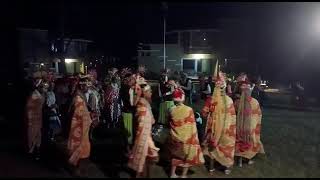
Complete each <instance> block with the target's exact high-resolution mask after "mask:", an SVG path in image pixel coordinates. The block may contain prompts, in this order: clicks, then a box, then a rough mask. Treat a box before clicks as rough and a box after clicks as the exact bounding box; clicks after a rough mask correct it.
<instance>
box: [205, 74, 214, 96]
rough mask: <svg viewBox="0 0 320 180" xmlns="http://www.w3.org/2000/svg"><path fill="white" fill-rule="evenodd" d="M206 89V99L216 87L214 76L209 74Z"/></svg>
mask: <svg viewBox="0 0 320 180" xmlns="http://www.w3.org/2000/svg"><path fill="white" fill-rule="evenodd" d="M205 84H206V85H205V87H206V88H205V90H204V91H203V94H204V95H205V100H206V99H207V98H208V97H210V96H211V95H212V93H213V89H214V82H213V78H212V76H209V77H208V79H207V82H206V83H205Z"/></svg>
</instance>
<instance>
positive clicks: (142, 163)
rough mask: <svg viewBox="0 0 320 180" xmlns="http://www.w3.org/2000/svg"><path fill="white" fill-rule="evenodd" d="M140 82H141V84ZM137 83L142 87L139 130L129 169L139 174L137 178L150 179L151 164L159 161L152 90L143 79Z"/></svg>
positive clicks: (139, 103)
mask: <svg viewBox="0 0 320 180" xmlns="http://www.w3.org/2000/svg"><path fill="white" fill-rule="evenodd" d="M139 81H140V82H139ZM139 81H138V82H137V83H138V85H139V86H140V87H141V96H140V94H139V93H138V100H137V104H136V107H137V111H136V116H137V128H136V134H135V136H136V138H135V141H134V145H133V148H132V152H131V155H130V157H129V162H128V167H129V168H131V169H133V170H134V171H135V172H136V173H137V177H141V176H144V177H150V174H149V173H150V163H151V162H154V161H157V160H158V158H159V157H158V151H159V148H157V147H156V146H155V144H154V142H153V140H152V136H151V132H152V125H153V124H154V123H155V119H154V117H153V114H152V110H151V106H150V103H151V97H152V90H151V87H150V86H149V85H147V84H146V82H144V80H143V79H141V78H140V79H139Z"/></svg>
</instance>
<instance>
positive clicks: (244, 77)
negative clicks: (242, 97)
mask: <svg viewBox="0 0 320 180" xmlns="http://www.w3.org/2000/svg"><path fill="white" fill-rule="evenodd" d="M237 83H239V84H242V83H247V84H249V83H250V82H249V79H248V76H247V74H246V73H240V75H239V76H238V77H237Z"/></svg>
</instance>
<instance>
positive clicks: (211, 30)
mask: <svg viewBox="0 0 320 180" xmlns="http://www.w3.org/2000/svg"><path fill="white" fill-rule="evenodd" d="M179 32H221V31H220V30H219V29H184V30H173V31H169V32H166V34H172V33H179Z"/></svg>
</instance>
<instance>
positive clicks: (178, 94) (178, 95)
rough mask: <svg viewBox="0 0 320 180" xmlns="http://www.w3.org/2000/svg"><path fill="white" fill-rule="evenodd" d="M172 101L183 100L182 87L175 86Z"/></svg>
mask: <svg viewBox="0 0 320 180" xmlns="http://www.w3.org/2000/svg"><path fill="white" fill-rule="evenodd" d="M172 97H173V101H175V102H183V101H184V100H185V93H184V91H183V90H182V89H180V88H176V89H175V90H174V91H173V93H172Z"/></svg>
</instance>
